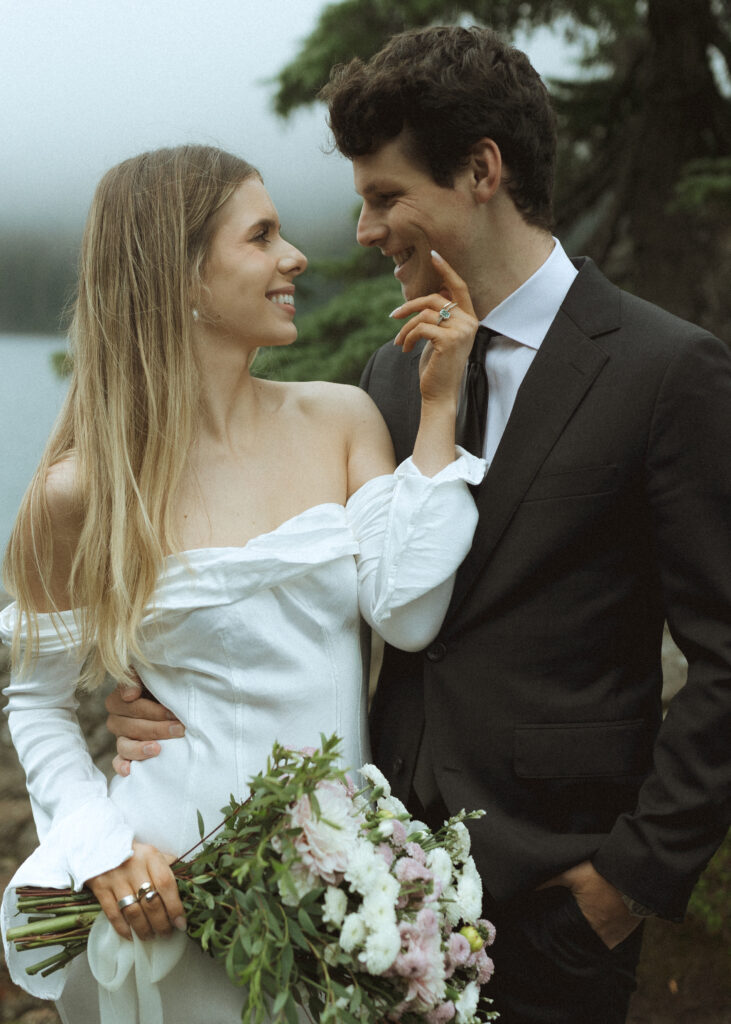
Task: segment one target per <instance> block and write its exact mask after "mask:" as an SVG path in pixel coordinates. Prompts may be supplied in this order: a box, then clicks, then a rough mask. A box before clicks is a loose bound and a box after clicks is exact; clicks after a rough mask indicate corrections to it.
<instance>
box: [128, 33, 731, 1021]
mask: <svg viewBox="0 0 731 1024" xmlns="http://www.w3.org/2000/svg"><path fill="white" fill-rule="evenodd" d="M324 98H325V99H326V101H327V103H328V105H329V108H330V118H331V125H332V129H333V132H334V135H335V140H336V143H337V146H338V148H339V149H340V151H341V152H342V153H343V154H344V155H345V156H347V157H348V158H349V159H351V161H352V163H353V171H354V177H355V185H356V189H357V190H358V192H359V193H360V194H361V196H362V198H363V208H362V213H361V217H360V221H359V225H358V240H359V241H360V242H361V244H363V245H368V246H377V247H378V248H380V249H381V250H382V252H383V253H384V255H386V256H387V257H391V258H392V259H393V261H394V263H395V264H396V269H395V271H394V272H395V274H396V277H397V278H398V280H399V281H400V283H401V286H402V290H403V293H404V296H405V297H406V298H407V299H408V298H414V297H417V296H419V295H423V294H428V293H430V292H434V291H440V290H441V288H442V282H441V279H440V277H439V274H438V273H437V271H436V269H435V268H436V266H438V263H435V261H434V259H433V258H432V256H431V255H430V251H431V250H432V249H434V250H437V251H438V252H439V253H440V254H441V256H442V257H444V258H445V259H446V260H447V262H448V263H450V264H451V265H452V267H454V269H455V270H456V271H457V272H458V273H459V274H460V275H461V276H462V277H463V278H464V280H465V281H466V282H467V284H468V286H469V290H470V294H471V297H472V301H473V305H474V308H475V310H476V312H477V315H478V317H479V318H481V319H482V322H483V323H484V324H485V325H486V327H488V328H489V329H490V331H491V332H492V334H491V342H490V345H489V347H488V349H487V353H486V356H485V357H484V362H485V365H486V373H487V380H488V383H489V400H488V404H487V411H486V413H484V426H485V427H486V433H485V438H484V453H485V455H486V458H487V460H488V463H489V469H488V473H487V476H486V478H485V480H484V482H483V484H482V486H481V487H480V488H479V491H478V493H477V503H478V507H479V510H480V524H479V526H478V530H477V533H476V535H475V541H474V545H473V549H472V551H471V553H470V555H469V556H468V558H467V560H466V561H465V563H464V564H463V566H462V568H461V570H460V572H459V574H458V578H457V582H456V585H455V590H454V595H453V599H452V603H451V607H450V610H449V612H448V614H447V618H446V620H445V622H444V625H443V627H442V630H441V632H440V634H439V636H438V637H437V639H436V640H435V641H434V642H433V643H432V644H431V645H430V646H429V647H428V648H427V649H426V650H425V651H423V652H421V653H420V654H406V653H403V652H400V651H397V650H394V649H391V648H388V647H387V648H386V651H385V656H384V663H383V670H382V673H381V679H380V682H379V686H378V691H377V694H376V698H375V702H374V706H373V711H372V732H373V741H374V752H375V757H376V760H377V763H378V764H379V765H380V767H381V768H382V770H384V771H385V773H386V774H387V775H388V776H389V778H390V779H391V782H392V785H393V787H394V790H395V792H396V793H397V795H399V796H400V797H402V798H403V799H405V800H407V801H408V802H409V804H410V807H411V809H412V810H414V811H415V812H416V813H418V814H423V815H424V816H425V817H427V818H429V819H440V818H441V817H442V816H443V815H445V814H446V813H448V812H455V811H457V810H458V809H459V808H461V807H463V806H464V807H467V808H473V807H483V808H485V809H486V811H487V814H486V815H485V817H484V818H482V819H481V820H480V821H478V822H477V823H475V824H474V825H473V827H472V829H471V831H472V835H473V852H474V854H475V858H476V861H477V864H478V867H479V869H480V872H481V874H482V877H483V879H484V884H485V888H486V904H487V905H486V908H485V913H486V916H489V917H491V918H492V919H493V920H494V921H495V923H496V925H497V928H498V938H497V940H496V944H495V947H494V951H493V958H494V960H495V963H496V973H495V977H494V979H493V981H492V982H491V983H490V985H489V987H488V990H489V995H490V996H491V997H492V998H493V999H494V1008H495V1009H498V1010H500V1012H501V1014H502V1016H501V1021H502V1024H542V1022H545V1024H569V1022H571V1024H618V1022H621V1021H623V1020H624V1019H625V1016H626V1009H627V1004H628V1000H629V996H630V994H631V991H632V989H633V987H634V968H635V964H636V961H637V957H638V954H639V941H640V932H639V930H638V929H637V926H638V924H639V923H640V922H641V920H642V918H643V917H645V916H647V915H649V914H653V913H654V914H659V915H661V916H663V917H666V918H669V919H672V920H679V919H681V918H682V916H683V913H684V909H685V905H686V902H687V899H688V896H689V894H690V891H691V889H692V887H693V885H694V882H695V880H696V878H697V877H698V875H699V873H700V872H701V870H702V869H703V867H704V865H705V864H706V862H707V860H708V859H709V857H710V856H711V854H712V853H713V851H714V849H715V848H716V847H717V845H718V843H719V842H720V840H721V839H722V838H723V835H724V832H725V830H726V827H727V825H728V821H729V740H728V737H729V735H730V734H731V730H730V729H729V688H730V687H729V684H730V683H731V461H730V460H731V414H730V410H731V358H730V357H729V352H728V349H727V348H726V347H725V346H724V345H723V344H722V343H721V342H719V341H718V340H717V339H715V338H713V337H712V336H711V335H709V334H708V333H707V332H705V331H703V330H701V329H700V328H698V327H695V326H693V325H691V324H688V323H685V322H683V321H680V320H678V319H676V318H674V317H672V316H670V315H669V314H667V313H664V312H663V311H662V310H660V309H658V308H656V307H653V306H651V305H648V304H647V303H645V302H642V301H641V300H639V299H637V298H635V297H633V296H630V295H628V294H626V293H623V292H620V291H619V290H618V289H616V288H615V287H613V286H612V285H611V284H610V283H609V282H608V281H607V280H606V278H604V277H603V276H602V274H601V273H600V271H599V270H598V269H597V268H596V267H595V266H594V264H593V263H592V262H591V261H590V260H587V259H582V260H577V261H573V262H572V261H570V260H569V259H568V258H567V257H566V255H565V254H564V252H563V250H562V249H561V247H560V245H559V244H558V243H557V242H554V240H553V239H552V237H551V233H550V227H551V192H552V183H553V166H554V155H555V128H554V118H553V114H552V112H551V109H550V104H549V101H548V96H547V93H546V90H545V88H544V86H543V84H542V83H541V81H540V79H539V78H538V76H537V75H536V74H535V72H534V71H533V69H532V68H531V66H530V64H529V63H528V61H527V59H526V57H525V55H524V54H522V53H520V52H519V51H517V50H514V49H511V48H509V47H507V46H505V45H504V44H503V43H502V42H501V41H500V40H499V38H498V37H497V36H496V35H495V34H494V33H492V32H491V31H490V30H487V29H463V28H456V27H454V28H429V29H425V30H420V31H415V32H407V33H404V34H402V35H400V36H397V37H395V38H394V39H393V40H391V42H390V43H389V44H388V45H387V46H386V47H385V48H384V49H383V50H382V51H381V52H380V53H379V54H377V55H376V56H375V57H374V58H373V59H372V60H371V61H370V62H369V63H368V64H363V63H361V62H360V61H354V62H352V63H351V64H349V65H347V66H346V67H345V68H340V69H338V70H336V71H335V72H334V73H333V77H332V79H331V82H330V84H329V85H328V86H327V87H326V89H325V90H324ZM445 301H446V300H445ZM417 365H418V353H412V354H409V355H406V356H404V355H403V354H402V353H401V352H400V350H398V349H395V348H394V347H393V345H391V344H388V345H386V346H384V348H382V349H380V350H379V351H378V352H376V353H375V355H374V356H373V358H372V359H371V361H370V362H369V364H368V366H367V367H366V370H365V373H364V376H363V381H362V383H363V386H364V387H365V388H366V390H367V391H368V392H369V393H370V394H371V395H372V396H373V398H374V400H375V401H376V403H377V405H378V406H379V408H380V409H381V412H382V413H383V415H384V417H385V419H386V422H387V423H388V425H389V428H390V430H391V433H392V436H393V440H394V445H395V448H396V455H397V458H398V459H402V458H404V457H405V456H406V455H407V454H408V453H409V452H410V451H411V448H412V445H413V440H414V437H415V434H416V429H417V425H418V419H419V386H418V373H417ZM665 619H667V620H668V622H669V623H670V627H671V630H672V632H673V635H674V637H675V639H676V640H677V642H678V643H679V645H680V647H681V649H682V650H683V651H684V653H685V654H686V656H687V658H688V661H689V673H688V683H687V685H686V686H685V688H684V689H683V690H682V691H681V692H680V694H679V695H678V696H677V697H676V698H675V700H674V701H673V702H672V705H671V709H670V712H669V714H668V715H667V718H666V719H665V721H664V722H662V723H661V704H660V694H661V687H662V675H661V664H660V647H661V639H662V630H663V622H664V620H665ZM141 707H142V708H143V709H144V708H148V709H149V704H146V703H145V704H143V705H141ZM123 708H124V705H123V704H122V702H121V700H120V698H119V697H118V696H114V697H113V698H111V701H110V710H111V711H112V712H113V713H114V714H113V715H112V717H111V718H110V727H111V728H112V729H113V731H115V732H117V733H121V734H125V735H127V736H130V735H136V736H137V738H143V737H144V738H146V739H154V738H156V737H157V738H162V737H163V736H165V735H167V731H166V730H167V725H158V726H148V727H147V729H146V730H142V731H141V730H140V729H139V728H137V727H136V726H135V724H134V723H132V720H131V719H130V718H125V719H122V718H121V717H119V716H120V714H123V710H122V709H123ZM159 713H160V714H162V713H163V712H162V711H161V712H159ZM140 748H141V744H137V745H134V744H133V745H131V746H130V745H129V744H127V745H126V746H123V747H122V748H121V749H122V750H123V752H124V753H125V754H126V755H128V756H132V755H134V756H141V749H140ZM154 749H155V748H154V747H153V750H154Z"/></svg>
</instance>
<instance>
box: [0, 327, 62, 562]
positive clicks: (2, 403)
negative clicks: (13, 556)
mask: <svg viewBox="0 0 731 1024" xmlns="http://www.w3.org/2000/svg"><path fill="white" fill-rule="evenodd" d="M64 346H65V340H64V339H63V338H42V337H37V336H36V335H18V336H13V335H6V334H3V335H0V458H1V460H2V461H1V465H2V486H0V548H1V549H2V551H3V552H4V551H5V547H6V545H7V542H8V538H9V536H10V531H11V529H12V526H13V523H14V521H15V516H16V513H17V511H18V506H19V505H20V502H21V499H22V497H23V495H24V493H25V490H26V488H27V486H28V484H29V482H30V478H31V476H32V475H33V471H34V470H35V468H36V466H37V465H38V460H39V458H40V456H41V453H42V451H43V447H44V445H45V443H46V440H47V438H48V435H49V433H50V431H51V427H52V426H53V422H54V420H55V418H56V416H57V414H58V412H59V410H60V408H61V403H62V402H63V399H64V396H65V394H66V388H67V382H66V381H64V380H62V379H61V378H60V377H58V376H57V374H56V373H55V371H54V370H53V367H52V365H51V355H52V353H53V352H57V351H59V350H62V349H63V348H64Z"/></svg>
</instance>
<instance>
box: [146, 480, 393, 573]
mask: <svg viewBox="0 0 731 1024" xmlns="http://www.w3.org/2000/svg"><path fill="white" fill-rule="evenodd" d="M392 476H393V474H391V473H382V474H379V475H378V476H372V477H371V478H370V480H366V482H365V483H364V484H361V486H360V487H359V488H358V489H357V490H356V491H353V493H352V494H351V495H350V497H349V498H348V499H347V500H346V501H345V504H342V503H341V502H339V501H321V502H319V503H318V504H317V505H310V506H308V507H307V508H303V509H302V511H301V512H295V514H294V515H293V516H290V517H289V518H288V519H284V520H282V522H281V523H279V525H278V526H275V527H274V528H273V529H271V530H265V531H264V532H263V533H257V534H255V535H254V536H253V537H249V539H248V540H247V541H246V543H245V544H211V545H208V546H203V547H198V548H184V549H183V550H182V551H174V552H171V553H170V554H169V555H165V559H164V561H165V562H166V563H167V562H169V561H171V560H174V559H181V558H188V557H190V556H191V555H196V554H201V555H203V554H210V553H211V552H213V551H219V552H223V551H232V552H233V551H238V552H243V551H246V549H247V548H249V547H251V546H252V545H255V544H257V543H258V542H259V541H264V540H266V539H267V538H269V537H274V536H275V535H276V534H277V533H280V532H281V531H283V530H286V529H287V527H289V526H293V525H294V524H295V523H296V522H297V521H298V520H300V519H303V518H304V517H305V516H308V515H311V514H313V513H315V512H321V511H323V510H324V509H329V508H332V509H337V511H338V512H345V511H346V510H347V508H348V506H349V505H350V504H351V502H355V501H356V499H357V497H358V496H360V495H362V494H363V493H364V492H365V491H366V490H367V489H368V488H369V487H370V486H371V485H372V484H375V483H376V481H383V480H390V479H391V478H392Z"/></svg>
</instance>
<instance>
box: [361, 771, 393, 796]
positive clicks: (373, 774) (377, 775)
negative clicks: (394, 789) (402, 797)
mask: <svg viewBox="0 0 731 1024" xmlns="http://www.w3.org/2000/svg"><path fill="white" fill-rule="evenodd" d="M360 774H361V775H362V776H363V778H364V779H367V780H368V781H369V782H370V783H371V784H372V785H373V786H375V787H376V788H377V789H382V790H383V795H384V796H390V795H391V786H390V784H389V781H388V779H387V778H386V776H385V775H384V774H383V772H382V771H380V770H379V769H378V768H376V766H375V765H374V764H364V765H363V767H362V768H361V770H360Z"/></svg>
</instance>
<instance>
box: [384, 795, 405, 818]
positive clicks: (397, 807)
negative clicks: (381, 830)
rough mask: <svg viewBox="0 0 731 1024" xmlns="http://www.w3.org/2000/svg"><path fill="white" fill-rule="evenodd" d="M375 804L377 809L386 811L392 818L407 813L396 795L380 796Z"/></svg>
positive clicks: (401, 816)
mask: <svg viewBox="0 0 731 1024" xmlns="http://www.w3.org/2000/svg"><path fill="white" fill-rule="evenodd" d="M376 804H377V806H378V810H379V811H388V813H389V814H392V815H393V816H394V818H403V817H404V816H408V813H409V812H408V811H407V810H406V807H405V806H404V804H402V803H401V801H400V800H399V798H398V797H397V796H382V797H381V798H380V799H379V800H377V801H376Z"/></svg>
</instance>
